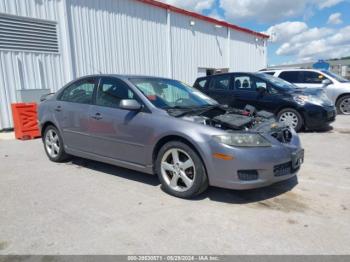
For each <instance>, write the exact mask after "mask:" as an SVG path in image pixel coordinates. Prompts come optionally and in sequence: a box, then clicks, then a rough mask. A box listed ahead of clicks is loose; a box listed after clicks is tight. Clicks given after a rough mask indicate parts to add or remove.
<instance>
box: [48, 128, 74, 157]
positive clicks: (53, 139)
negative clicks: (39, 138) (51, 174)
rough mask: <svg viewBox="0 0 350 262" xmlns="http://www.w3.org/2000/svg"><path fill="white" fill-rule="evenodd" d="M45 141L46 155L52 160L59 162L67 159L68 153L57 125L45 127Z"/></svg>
mask: <svg viewBox="0 0 350 262" xmlns="http://www.w3.org/2000/svg"><path fill="white" fill-rule="evenodd" d="M43 141H44V148H45V152H46V155H47V156H48V158H49V159H50V160H51V161H53V162H57V163H59V162H63V161H65V160H67V158H68V155H67V154H66V152H65V151H64V145H63V140H62V137H61V135H60V133H59V131H58V129H57V128H56V127H54V126H48V127H47V128H46V129H45V131H44V137H43Z"/></svg>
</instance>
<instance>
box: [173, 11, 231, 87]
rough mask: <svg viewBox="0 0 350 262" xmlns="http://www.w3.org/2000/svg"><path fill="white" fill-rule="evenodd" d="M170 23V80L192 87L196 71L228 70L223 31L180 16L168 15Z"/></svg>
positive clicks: (208, 24) (202, 22)
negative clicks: (171, 71) (176, 80)
mask: <svg viewBox="0 0 350 262" xmlns="http://www.w3.org/2000/svg"><path fill="white" fill-rule="evenodd" d="M170 21H171V43H172V44H171V47H172V48H171V49H172V67H173V77H174V78H176V79H180V80H182V81H185V82H187V83H188V84H191V85H192V84H193V83H194V81H195V80H196V78H197V75H198V68H199V67H203V68H226V67H228V64H227V63H228V48H227V28H216V27H215V25H214V24H212V23H208V22H204V21H201V20H198V19H193V18H190V17H188V16H184V15H181V14H171V19H170ZM190 21H193V22H195V24H194V25H192V26H191V25H190Z"/></svg>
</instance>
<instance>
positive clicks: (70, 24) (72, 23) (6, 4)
mask: <svg viewBox="0 0 350 262" xmlns="http://www.w3.org/2000/svg"><path fill="white" fill-rule="evenodd" d="M0 13H6V14H13V15H19V16H26V17H32V18H38V19H46V20H50V21H55V22H57V31H58V39H59V50H60V52H59V53H58V54H57V53H56V54H55V53H40V52H23V51H16V52H15V51H5V50H0V130H1V129H4V128H11V127H12V114H11V111H10V103H13V102H17V101H16V90H19V89H37V88H50V89H51V90H52V91H56V90H57V89H58V88H60V87H61V86H63V85H64V84H65V83H67V82H68V81H70V80H71V79H72V78H75V77H79V76H83V75H87V74H92V73H99V72H101V73H119V74H144V75H154V76H163V77H173V78H175V79H179V80H182V81H184V82H187V83H189V84H193V82H194V80H195V79H196V77H197V76H198V70H199V68H229V69H230V70H231V71H254V70H259V69H261V68H264V67H265V66H266V46H265V42H264V41H262V40H261V39H258V40H256V37H255V36H253V35H250V34H247V33H243V32H238V31H235V30H232V29H228V28H225V27H216V26H215V25H214V24H212V23H209V22H205V21H202V20H199V19H195V18H192V17H188V16H185V15H182V14H177V13H173V12H171V13H169V12H168V11H167V10H164V9H162V8H158V7H154V6H150V5H147V4H143V3H141V2H138V1H135V0H98V1H97V0H0ZM190 21H194V22H195V24H194V25H190ZM228 30H229V31H228Z"/></svg>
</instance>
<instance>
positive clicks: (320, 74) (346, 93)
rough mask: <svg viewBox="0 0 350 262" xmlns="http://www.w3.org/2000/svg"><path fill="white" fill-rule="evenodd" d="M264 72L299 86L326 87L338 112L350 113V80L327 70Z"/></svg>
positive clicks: (268, 70)
mask: <svg viewBox="0 0 350 262" xmlns="http://www.w3.org/2000/svg"><path fill="white" fill-rule="evenodd" d="M262 72H263V73H265V74H269V75H272V76H275V77H279V78H282V79H284V80H286V81H288V82H290V83H293V84H295V85H296V86H298V87H314V88H315V87H318V88H319V87H321V88H324V90H325V92H326V94H327V96H328V98H329V99H330V100H331V101H333V102H334V104H335V105H336V107H337V111H338V114H345V115H350V81H349V80H347V79H345V78H342V77H341V76H338V75H336V74H334V73H332V72H330V71H327V70H316V69H271V70H270V69H266V70H262Z"/></svg>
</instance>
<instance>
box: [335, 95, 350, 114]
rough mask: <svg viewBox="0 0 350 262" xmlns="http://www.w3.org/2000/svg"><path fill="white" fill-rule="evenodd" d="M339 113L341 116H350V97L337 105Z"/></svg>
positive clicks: (340, 100)
mask: <svg viewBox="0 0 350 262" xmlns="http://www.w3.org/2000/svg"><path fill="white" fill-rule="evenodd" d="M336 107H337V113H338V114H340V115H350V95H345V96H343V97H341V98H340V99H339V100H338V101H337V104H336Z"/></svg>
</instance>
